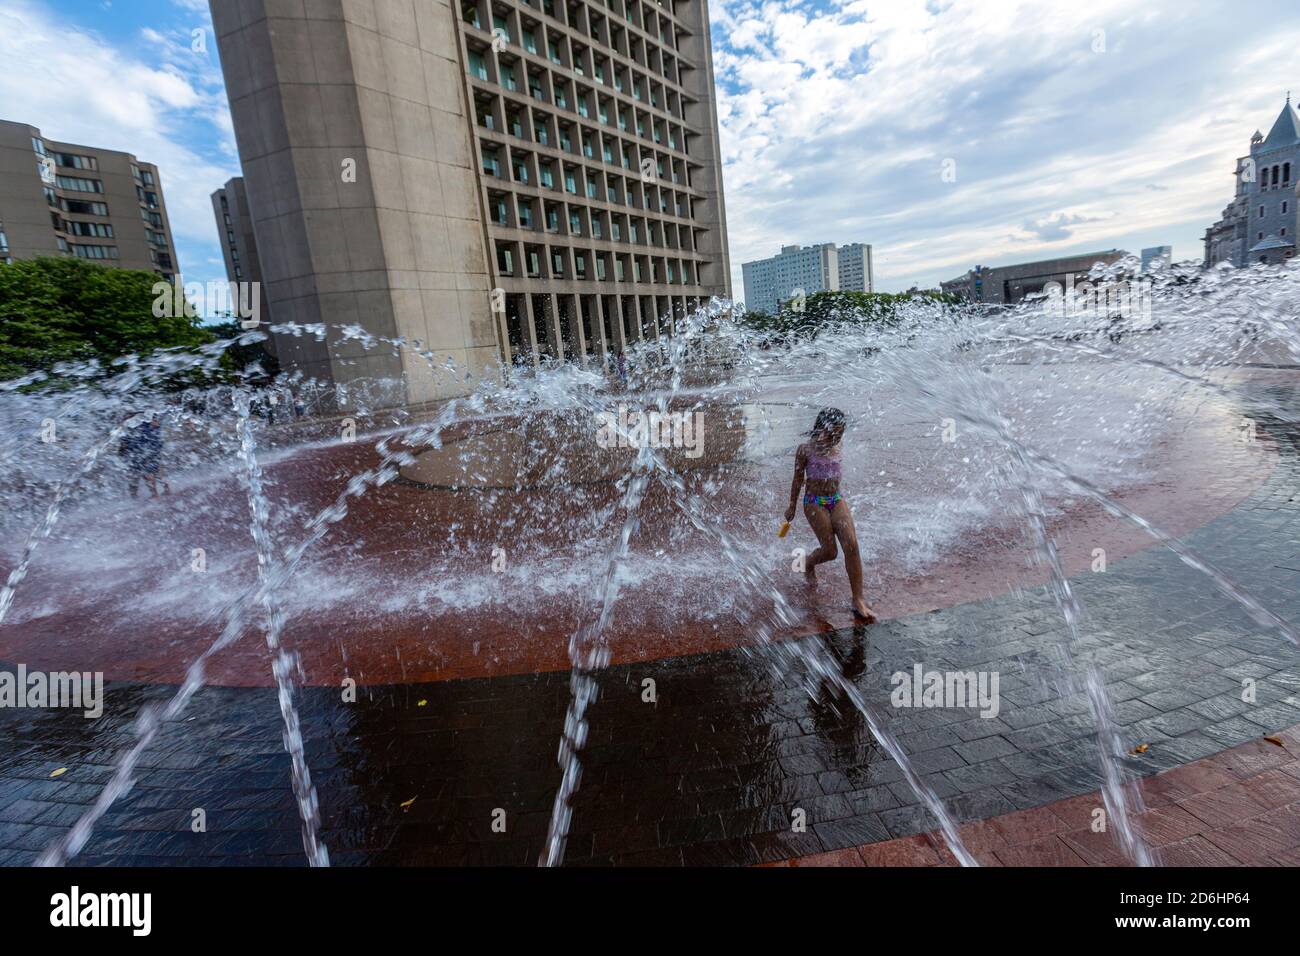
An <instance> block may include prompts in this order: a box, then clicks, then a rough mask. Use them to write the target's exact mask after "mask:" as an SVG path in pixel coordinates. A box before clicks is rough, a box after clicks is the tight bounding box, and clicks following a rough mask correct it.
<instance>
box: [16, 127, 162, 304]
mask: <svg viewBox="0 0 1300 956" xmlns="http://www.w3.org/2000/svg"><path fill="white" fill-rule="evenodd" d="M35 256H76V257H78V258H81V259H86V260H89V261H92V262H97V263H99V264H101V265H107V266H114V267H117V268H122V269H142V270H145V271H149V272H154V273H157V274H158V275H159V276H161V277H162V278H164V279H167V280H169V281H170V280H171V279H173V278H174V277H175V276H176V275H177V274H178V273H179V271H180V267H179V265H178V264H177V260H176V247H175V245H174V244H173V241H172V230H171V223H170V221H169V220H168V218H167V204H166V203H165V202H164V200H163V189H162V178H161V177H160V176H159V174H158V167H157V166H154V165H153V164H152V163H145V162H141V161H140V160H138V159H136V158H135V157H134V156H132V155H131V154H130V153H123V152H119V151H117V150H110V149H101V148H99V147H95V146H83V145H80V144H77V143H63V142H57V141H55V140H51V139H47V138H46V137H45V136H43V135H42V134H41V131H40V130H39V129H38V128H37V127H35V126H28V125H27V124H25V123H17V122H12V121H8V120H0V259H3V260H4V261H12V260H14V259H28V258H33V257H35Z"/></svg>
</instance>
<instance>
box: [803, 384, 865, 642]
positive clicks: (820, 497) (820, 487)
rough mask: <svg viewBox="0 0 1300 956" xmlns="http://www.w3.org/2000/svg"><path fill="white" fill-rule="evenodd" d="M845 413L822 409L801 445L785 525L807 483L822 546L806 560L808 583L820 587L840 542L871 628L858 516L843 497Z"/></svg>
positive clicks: (807, 506) (807, 504)
mask: <svg viewBox="0 0 1300 956" xmlns="http://www.w3.org/2000/svg"><path fill="white" fill-rule="evenodd" d="M844 425H845V418H844V413H843V412H842V411H840V410H839V409H838V408H823V409H822V410H821V411H820V412H819V413H818V415H817V423H816V424H815V425H813V430H812V440H811V441H809V442H807V443H806V444H803V445H800V446H799V449H798V451H796V452H795V458H794V482H793V483H792V484H791V486H790V507H789V508H787V509H786V511H785V520H786V521H793V520H794V513H795V507H796V505H797V504H798V501H799V491H800V489H802V488H803V487H804V483H805V479H806V481H807V493H806V494H804V496H803V513H804V517H806V518H807V519H808V524H809V525H811V526H812V529H813V533H814V534H815V535H817V543H818V545H819V547H818V548H817V550H816V551H814V552H813V553H812V554H810V555H808V557H807V559H806V560H807V564H806V567H807V570H806V571H805V572H804V573H805V574H806V575H807V577H808V584H809V585H810V586H814V587H815V586H816V584H817V570H816V569H817V565H819V564H825V563H826V562H827V561H834V560H835V558H836V554H837V552H836V540H837V539H838V541H839V546H840V547H842V548H843V549H844V567H845V569H846V570H847V571H848V573H849V588H850V590H851V591H852V592H853V612H854V613H855V614H856V615H857V616H858V617H860V618H863V619H864V620H866V621H867V623H871V622H872V621H874V620H875V619H876V615H875V613H874V612H873V611H872V610H871V608H870V607H869V606H868V605H867V602H866V601H865V600H863V598H862V558H861V557H860V556H859V554H858V533H857V530H856V529H855V528H854V527H853V513H852V512H851V511H849V503H848V502H847V501H845V500H844V498H843V496H842V495H841V494H840V475H841V472H842V470H843V468H842V462H841V458H840V440H841V439H842V438H843V437H844Z"/></svg>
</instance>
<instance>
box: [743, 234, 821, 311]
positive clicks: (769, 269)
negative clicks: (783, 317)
mask: <svg viewBox="0 0 1300 956" xmlns="http://www.w3.org/2000/svg"><path fill="white" fill-rule="evenodd" d="M740 270H741V276H742V278H743V280H744V283H745V308H747V309H749V310H750V311H753V312H767V313H768V314H775V313H776V311H777V310H778V309H779V308H780V307H781V303H782V302H785V301H787V300H788V299H790V298H791V297H792V296H794V295H796V294H797V293H798V292H800V291H802V292H803V293H804V294H805V295H812V294H813V293H814V292H833V291H835V290H836V289H838V288H839V287H840V266H839V250H837V249H836V248H835V243H833V242H824V243H822V244H820V245H816V246H802V247H801V246H798V245H793V246H782V247H781V252H780V253H779V254H777V255H775V256H772V258H770V259H759V260H756V261H754V262H746V263H743V264H742V265H741V267H740Z"/></svg>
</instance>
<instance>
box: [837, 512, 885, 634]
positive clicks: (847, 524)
mask: <svg viewBox="0 0 1300 956" xmlns="http://www.w3.org/2000/svg"><path fill="white" fill-rule="evenodd" d="M831 527H832V528H833V529H834V531H835V537H837V538H838V539H839V542H840V547H842V548H843V549H844V569H845V570H846V571H848V573H849V590H850V591H851V592H852V593H853V610H854V611H855V612H856V613H857V614H858V616H859V617H863V618H866V619H867V620H868V622H870V621H874V620H875V619H876V615H875V612H874V611H872V610H871V607H870V606H869V605H868V604H867V602H866V601H865V600H864V599H863V597H862V556H861V555H860V554H859V552H858V531H857V528H855V527H854V525H853V512H851V511H850V510H849V503H848V502H847V501H845V500H844V499H843V498H841V499H840V501H839V502H838V503H837V504H836V505H835V510H834V511H832V512H831Z"/></svg>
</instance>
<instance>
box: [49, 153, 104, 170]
mask: <svg viewBox="0 0 1300 956" xmlns="http://www.w3.org/2000/svg"><path fill="white" fill-rule="evenodd" d="M54 162H55V163H57V164H58V165H60V166H67V167H68V168H69V169H88V170H90V171H92V172H93V171H95V170H97V169H99V161H98V160H97V159H95V157H93V156H79V155H78V154H76V153H55V154H54Z"/></svg>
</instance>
